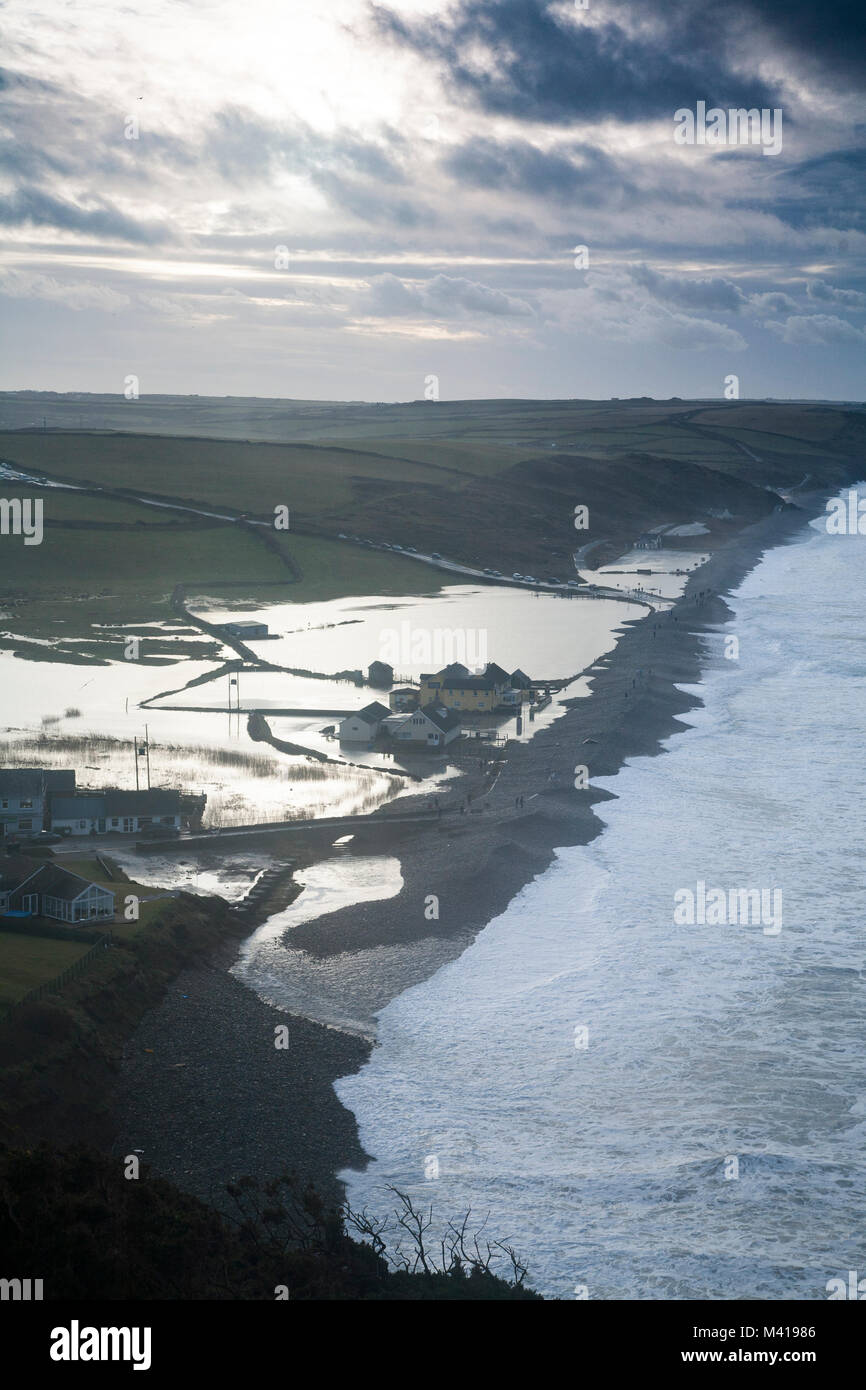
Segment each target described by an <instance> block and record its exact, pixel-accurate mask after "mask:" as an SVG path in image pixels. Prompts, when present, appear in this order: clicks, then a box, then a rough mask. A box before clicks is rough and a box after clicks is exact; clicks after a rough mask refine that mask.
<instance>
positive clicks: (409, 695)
mask: <svg viewBox="0 0 866 1390" xmlns="http://www.w3.org/2000/svg"><path fill="white" fill-rule="evenodd" d="M388 704H389V705H390V706H391V708H392V710H393V711H394V713H395V714H406V713H407V711H408V710H410V709H417V707H418V691H417V690H416V689H415V688H414V686H411V685H401V686H399V687H398V689H397V690H392V691H391V694H390V695H389V696H388Z"/></svg>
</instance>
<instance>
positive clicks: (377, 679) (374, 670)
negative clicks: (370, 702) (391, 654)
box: [367, 661, 394, 690]
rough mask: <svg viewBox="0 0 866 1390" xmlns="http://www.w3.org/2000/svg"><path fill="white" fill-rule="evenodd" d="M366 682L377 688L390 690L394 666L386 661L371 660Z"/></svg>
mask: <svg viewBox="0 0 866 1390" xmlns="http://www.w3.org/2000/svg"><path fill="white" fill-rule="evenodd" d="M367 684H368V685H372V686H375V687H376V689H377V690H390V688H391V686H392V685H393V684H394V667H393V666H389V665H388V663H387V661H371V662H370V668H369V670H368V671H367Z"/></svg>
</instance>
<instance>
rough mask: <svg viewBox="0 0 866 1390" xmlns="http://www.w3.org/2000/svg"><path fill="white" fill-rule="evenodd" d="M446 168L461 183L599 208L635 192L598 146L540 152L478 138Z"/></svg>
mask: <svg viewBox="0 0 866 1390" xmlns="http://www.w3.org/2000/svg"><path fill="white" fill-rule="evenodd" d="M442 164H443V168H444V169H445V170H446V172H447V173H449V174H450V175H451V176H452V178H455V179H457V180H458V182H459V183H463V184H466V185H472V186H474V187H476V188H489V189H497V190H508V191H516V192H520V193H527V194H530V195H534V196H536V197H542V198H556V199H562V200H566V199H572V198H574V197H575V196H578V195H579V196H580V198H581V200H582V201H584V202H588V203H590V204H593V205H595V204H601V203H605V202H607V201H608V200H609V198H610V197H611V195H613V194H622V193H626V192H628V193H631V192H633V191H634V185H633V184H632V183H631V181H630V180H629V179H627V178H626V177H625V175H624V174H623V173H622V171H621V170H620V169H619V168H618V167H617V165H616V163H615V162H614V160H612V159H611V158H610V157H609V156H608V155H606V154H605V153H604V151H602V150H599V149H596V148H595V147H594V146H592V145H575V146H572V147H569V148H568V149H559V150H556V149H554V150H540V149H538V148H536V146H535V145H531V144H529V143H528V142H527V141H522V140H514V141H510V142H508V143H505V142H500V141H496V140H472V141H467V142H466V143H465V144H463V145H458V146H457V147H456V148H455V149H453V150H451V151H450V152H449V153H448V154H447V155H446V156H445V158H444V159H443V161H442Z"/></svg>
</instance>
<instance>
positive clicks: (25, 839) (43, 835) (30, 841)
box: [17, 830, 63, 849]
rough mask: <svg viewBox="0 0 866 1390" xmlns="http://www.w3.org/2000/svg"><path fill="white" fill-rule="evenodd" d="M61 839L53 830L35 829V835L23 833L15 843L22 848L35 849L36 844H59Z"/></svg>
mask: <svg viewBox="0 0 866 1390" xmlns="http://www.w3.org/2000/svg"><path fill="white" fill-rule="evenodd" d="M62 839H63V836H62V835H58V834H57V832H56V831H54V830H37V831H36V833H35V835H24V836H22V838H21V839H20V840H18V841H17V843H18V844H19V845H20V846H21V848H22V849H35V848H36V847H37V846H38V845H59V844H60V841H61V840H62Z"/></svg>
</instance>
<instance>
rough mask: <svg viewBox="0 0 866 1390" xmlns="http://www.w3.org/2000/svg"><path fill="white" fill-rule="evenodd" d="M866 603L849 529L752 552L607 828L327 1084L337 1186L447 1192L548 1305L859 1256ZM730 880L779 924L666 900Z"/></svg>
mask: <svg viewBox="0 0 866 1390" xmlns="http://www.w3.org/2000/svg"><path fill="white" fill-rule="evenodd" d="M859 494H860V495H862V496H866V487H864V486H863V485H861V486H860V488H859ZM864 597H866V537H861V536H857V535H830V534H828V533H827V530H826V525H825V519H824V517H823V516H822V517H820V518H818V519H816V520H815V521H813V522H812V523H810V524H809V525H808V526H807V527H805V529H804V531H803V533H802V534H800V535H798V536H797V537H796V538H795V539H794V540H793V541H791V542H790V543H788V544H785V545H782V546H779V547H777V548H774V549H773V550H771V551H769V552H768V553H767V554H766V555H765V556H764V558H763V559H762V560H761V561H760V563H759V564H758V565H757V566H756V568H755V569H754V570H753V571H752V572H751V573H750V574H749V576H748V577H747V578H746V579H745V581H744V582H743V583H742V585H741V586H740V587H739V589H738V590H737V591H736V592H735V593H734V595H733V597H732V598H731V600H730V607H731V610H732V613H733V617H732V620H731V621H730V622H729V623H728V624H726V625H725V626H724V627H723V628H719V629H718V630H717V631H716V632H715V633H714V634H712V635H710V636H709V637H708V638H707V639H706V645H707V666H706V669H705V675H704V678H703V680H702V681H701V683H700V685H699V686H697V687H686V688H687V689H689V690H693V691H694V692H695V693H697V694H698V695H699V696H700V698H701V700H702V702H703V704H702V706H701V707H699V708H698V709H696V710H694V711H692V712H691V713H690V714H688V715H687V716H685V718H686V720H687V722H688V724H689V725H690V726H691V727H690V728H689V729H687V730H686V731H683V732H678V733H677V734H675V735H674V736H673V737H671V738H670V739H669V740H668V741H667V743H666V744H665V746H664V751H663V753H662V754H661V755H659V756H656V757H641V758H635V759H633V760H630V761H629V762H628V763H627V764H626V765H625V766H624V767H623V769H622V770H621V771H620V772H619V774H618V775H617V776H615V777H612V778H606V779H603V780H599V782H598V785H599V786H602V787H604V788H606V789H607V790H608V791H610V792H613V793H614V794H615V797H616V798H617V799H616V800H613V801H607V802H604V803H602V805H601V806H600V807H599V808H597V809H598V810H599V814H600V815H601V816H602V818H603V820H604V823H605V828H604V830H603V832H602V833H601V834H600V835H599V836H598V838H597V839H596V840H595V841H594V842H593V843H592V844H590V845H588V846H586V847H577V848H576V847H568V848H563V849H560V850H559V851H557V855H556V859H555V862H554V863H553V864H552V865H551V867H550V868H549V869H548V870H547V871H546V872H545V873H543V874H541V875H540V876H539V877H537V878H536V879H535V880H534V881H533V882H531V883H530V884H528V885H527V886H526V887H525V888H524V889H523V891H522V892H521V893H520V894H519V895H518V896H517V897H516V898H515V899H514V900H513V901H512V902H511V904H510V905H509V907H508V908H507V909H506V911H505V912H503V913H502V914H501V915H500V916H498V917H496V918H495V919H494V920H493V921H491V922H490V923H489V925H488V926H487V927H486V928H485V929H484V930H483V931H482V932H481V933H480V934H479V936H478V937H477V938H476V940H475V942H474V944H472V945H471V946H470V947H469V948H468V949H467V950H466V951H465V952H464V954H463V955H462V956H460V958H459V959H457V960H455V961H453V962H452V963H451V964H448V965H446V966H445V967H443V968H442V969H440V970H439V971H438V973H437V974H435V975H434V976H433V977H431V978H430V979H428V980H427V981H426V982H425V983H423V984H420V985H417V986H415V987H413V988H411V989H409V990H407V991H406V992H405V993H403V994H401V995H400V996H398V997H397V998H395V999H394V1000H393V1002H391V1003H390V1004H389V1005H388V1006H387V1007H386V1008H385V1009H384V1010H382V1012H381V1013H380V1014H379V1015H378V1037H379V1045H378V1047H376V1048H375V1049H374V1051H373V1053H372V1055H371V1057H370V1061H369V1063H368V1064H367V1065H366V1066H365V1067H364V1068H363V1069H362V1070H361V1071H360V1072H359V1073H358V1074H357V1075H354V1076H350V1077H345V1078H343V1079H341V1080H340V1081H339V1082H338V1083H337V1088H336V1089H337V1093H338V1095H339V1097H340V1099H341V1101H342V1102H343V1104H345V1105H346V1106H347V1107H349V1108H350V1109H351V1110H352V1111H354V1113H355V1115H356V1117H357V1121H358V1125H359V1130H360V1137H361V1141H362V1143H363V1146H364V1148H365V1150H366V1151H367V1152H368V1153H369V1154H370V1155H371V1156H372V1161H371V1163H370V1164H369V1166H368V1167H367V1169H366V1170H365V1171H364V1172H354V1171H350V1172H344V1173H343V1174H342V1175H341V1176H342V1177H343V1178H344V1180H346V1181H347V1183H348V1197H349V1200H350V1202H351V1204H352V1205H353V1206H354V1207H356V1208H361V1207H367V1208H368V1210H369V1211H370V1212H371V1213H378V1214H381V1215H383V1216H385V1215H387V1214H388V1213H389V1212H391V1211H393V1209H394V1207H395V1206H396V1204H397V1199H396V1198H395V1195H394V1192H393V1191H392V1188H397V1189H399V1191H401V1192H404V1193H405V1194H407V1195H408V1196H409V1197H410V1198H411V1199H412V1201H413V1203H415V1204H416V1205H419V1204H420V1205H422V1206H423V1207H424V1209H425V1210H426V1209H428V1208H430V1207H432V1215H433V1228H432V1230H431V1236H432V1235H435V1233H436V1232H437V1231H444V1230H445V1228H446V1227H447V1225H448V1222H449V1221H454V1220H457V1219H462V1217H463V1215H464V1214H465V1213H466V1212H467V1211H468V1212H470V1221H469V1229H470V1230H477V1231H480V1232H481V1236H480V1242H481V1245H482V1248H483V1247H484V1243H485V1242H486V1241H489V1242H491V1244H492V1243H494V1242H496V1241H501V1242H504V1243H506V1244H510V1245H511V1246H513V1248H514V1249H515V1251H516V1252H517V1254H518V1255H519V1256H520V1258H521V1260H522V1261H523V1262H524V1263H525V1265H526V1266H527V1268H528V1275H527V1283H528V1284H529V1285H531V1286H532V1287H534V1288H535V1289H537V1290H538V1291H539V1292H541V1293H543V1294H544V1295H545V1296H547V1297H549V1298H555V1299H664V1300H671V1299H712V1300H723V1299H758V1300H774V1299H779V1300H781V1299H801V1300H810V1299H823V1298H827V1297H828V1291H827V1284H828V1281H830V1280H831V1279H834V1278H838V1277H842V1278H844V1279H846V1280H847V1278H848V1271H849V1270H856V1271H858V1274H859V1277H864V1276H866V1223H864V1193H866V1046H864V1032H866V1028H864V1021H866V973H864V965H866V892H864V877H866V876H864V844H863V839H864V833H863V791H864V788H866V624H864V621H863V612H862V606H863V603H864ZM732 639H733V640H732ZM575 761H576V762H579V761H580V757H579V753H578V750H577V749H576V750H575ZM699 885H703V890H701V889H700V888H699ZM742 889H758V890H772V892H773V893H775V891H776V890H779V892H780V897H779V898H778V899H776V898H773V899H772V900H773V901H774V902H778V904H779V907H780V911H779V913H778V918H779V920H778V923H777V924H776V923H775V921H774V922H773V923H770V919H768V918H766V917H763V918H762V917H760V916H758V915H756V914H754V913H753V914H751V915H750V914H749V912H747V911H745V910H742V911H740V912H739V914H738V913H737V912H736V911H729V912H728V914H727V920H724V913H722V914H719V913H716V914H715V919H714V915H713V914H711V913H705V914H700V913H699V912H697V911H696V912H695V913H694V914H693V920H685V921H684V920H683V917H684V916H686V917H688V913H687V912H686V913H685V914H684V913H682V912H680V913H679V914H678V915H676V916H675V913H676V903H677V902H682V901H686V902H688V899H689V893H691V894H692V895H693V899H692V900H693V901H694V902H697V900H698V898H699V896H700V893H701V891H703V893H704V896H705V897H707V896H708V895H710V893H711V892H712V891H714V890H721V894H722V898H723V900H724V901H725V902H729V901H730V898H731V895H732V890H733V895H734V896H735V897H736V900H737V901H740V899H739V898H738V897H737V896H736V895H738V894H739V891H740V890H742ZM716 900H717V901H720V900H722V899H720V898H719V897H718V896H717V898H716ZM748 901H749V902H751V901H752V899H749V900H748ZM702 915H703V916H704V918H705V920H703V921H701V920H699V918H700V917H701V916H702ZM720 915H721V917H722V918H723V920H718V918H719V916H720ZM494 1267H495V1266H494ZM863 1287H864V1288H866V1284H864V1286H863Z"/></svg>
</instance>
